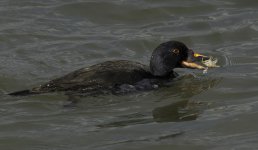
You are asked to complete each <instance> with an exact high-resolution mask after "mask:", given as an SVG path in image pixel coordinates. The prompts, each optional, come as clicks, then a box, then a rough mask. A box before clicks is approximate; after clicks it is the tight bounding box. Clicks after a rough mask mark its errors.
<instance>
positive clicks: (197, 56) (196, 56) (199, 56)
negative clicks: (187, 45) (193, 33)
mask: <svg viewBox="0 0 258 150" xmlns="http://www.w3.org/2000/svg"><path fill="white" fill-rule="evenodd" d="M193 56H194V58H209V57H208V56H205V55H202V54H198V53H194V55H193Z"/></svg>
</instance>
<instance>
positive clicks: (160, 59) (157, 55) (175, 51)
mask: <svg viewBox="0 0 258 150" xmlns="http://www.w3.org/2000/svg"><path fill="white" fill-rule="evenodd" d="M204 57H207V56H204V55H201V54H198V53H195V52H194V51H193V50H191V49H189V48H187V46H186V45H185V44H184V43H182V42H178V41H168V42H165V43H162V44H160V45H159V46H158V47H157V48H156V49H155V50H154V51H153V53H152V56H151V60H150V70H151V73H152V74H153V75H154V76H160V77H163V76H168V75H170V74H171V73H173V69H174V68H192V69H201V70H203V69H205V67H203V66H201V65H199V64H197V63H195V61H197V60H201V59H200V58H204Z"/></svg>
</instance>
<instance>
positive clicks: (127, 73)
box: [32, 60, 152, 93]
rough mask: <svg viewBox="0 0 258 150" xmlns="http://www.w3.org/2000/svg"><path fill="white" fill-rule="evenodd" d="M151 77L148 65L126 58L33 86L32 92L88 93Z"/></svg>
mask: <svg viewBox="0 0 258 150" xmlns="http://www.w3.org/2000/svg"><path fill="white" fill-rule="evenodd" d="M151 77H152V75H151V73H150V72H149V71H148V67H147V66H146V65H143V64H141V63H138V62H133V61H126V60H117V61H106V62H103V63H100V64H96V65H93V66H90V67H86V68H82V69H79V70H76V71H74V72H71V73H69V74H67V75H65V76H63V77H60V78H57V79H54V80H52V81H50V82H48V83H46V84H43V85H41V86H40V87H37V88H33V89H32V92H34V93H45V92H54V91H76V92H80V93H87V92H94V91H99V90H110V89H112V88H114V87H115V86H119V85H122V84H132V85H133V84H135V83H136V82H138V81H141V80H143V79H145V78H151Z"/></svg>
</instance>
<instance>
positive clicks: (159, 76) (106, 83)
mask: <svg viewBox="0 0 258 150" xmlns="http://www.w3.org/2000/svg"><path fill="white" fill-rule="evenodd" d="M203 57H206V56H204V55H200V54H197V53H195V52H193V50H191V49H189V48H187V46H186V45H185V44H184V43H182V42H178V41H168V42H165V43H162V44H160V45H159V46H158V47H157V48H156V49H154V51H153V53H152V56H151V59H150V66H147V65H144V64H141V63H138V62H134V61H128V60H115V61H106V62H103V63H100V64H96V65H92V66H90V67H86V68H82V69H79V70H76V71H74V72H71V73H69V74H67V75H65V76H62V77H60V78H57V79H54V80H51V81H49V82H47V83H45V84H42V85H40V86H38V87H35V88H32V89H30V90H22V91H17V92H13V93H10V94H9V95H14V96H23V95H30V94H41V93H47V92H59V91H64V92H68V93H69V92H70V93H79V94H83V95H84V94H85V95H91V94H100V93H113V94H119V93H127V92H131V91H138V90H150V89H155V88H158V87H159V86H162V85H164V84H165V83H166V82H168V81H170V80H171V79H172V78H174V77H175V73H174V71H173V69H174V68H192V69H201V70H203V69H205V67H203V66H201V65H199V64H197V63H195V61H196V60H198V58H203Z"/></svg>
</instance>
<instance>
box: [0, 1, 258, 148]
mask: <svg viewBox="0 0 258 150" xmlns="http://www.w3.org/2000/svg"><path fill="white" fill-rule="evenodd" d="M0 14H1V15H0V96H1V99H0V114H1V115H0V149H1V150H16V149H17V150H64V149H69V150H70V149H73V150H85V149H87V150H95V149H96V150H98V149H103V150H106V149H110V150H116V149H117V150H121V149H123V150H127V149H128V150H129V149H139V150H141V149H149V150H156V149H162V150H163V149H168V150H171V149H178V150H189V149H191V150H206V149H208V150H213V149H214V150H224V149H227V150H241V149H248V150H251V149H254V150H256V149H257V148H258V143H257V140H258V84H257V83H258V1H256V0H245V1H244V0H228V1H222V0H174V1H172V0H163V1H159V0H137V1H136V0H109V1H107V0H73V1H72V2H71V1H70V0H37V1H35V0H1V1H0ZM168 40H180V41H182V42H184V43H186V44H187V45H188V47H190V48H193V49H194V50H195V51H198V52H200V53H204V54H206V55H213V56H216V57H217V58H219V65H221V66H222V67H221V68H217V69H213V70H209V72H208V74H206V75H203V74H202V73H201V72H200V71H196V70H182V69H181V70H178V73H180V75H181V77H180V78H178V79H176V80H175V81H174V82H173V84H172V85H171V87H168V88H162V89H159V90H156V91H150V92H144V93H137V94H132V95H127V96H113V95H107V96H98V97H87V98H83V99H82V101H81V102H80V103H79V104H78V106H77V107H76V108H64V107H63V105H64V104H65V103H66V97H65V96H64V95H62V94H61V93H59V94H45V95H38V96H29V97H10V96H8V95H6V94H7V93H8V92H11V91H15V90H21V89H26V88H30V87H33V86H35V85H39V84H41V83H44V82H46V81H48V80H50V79H53V78H56V77H58V76H61V75H63V74H66V73H68V72H70V71H73V70H76V69H79V68H81V67H85V66H89V65H92V64H95V63H99V62H103V61H104V60H113V59H127V60H136V61H139V62H142V63H146V64H148V62H149V58H150V54H151V52H152V50H153V49H154V48H155V47H156V46H157V45H158V44H160V43H161V42H165V41H168Z"/></svg>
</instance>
